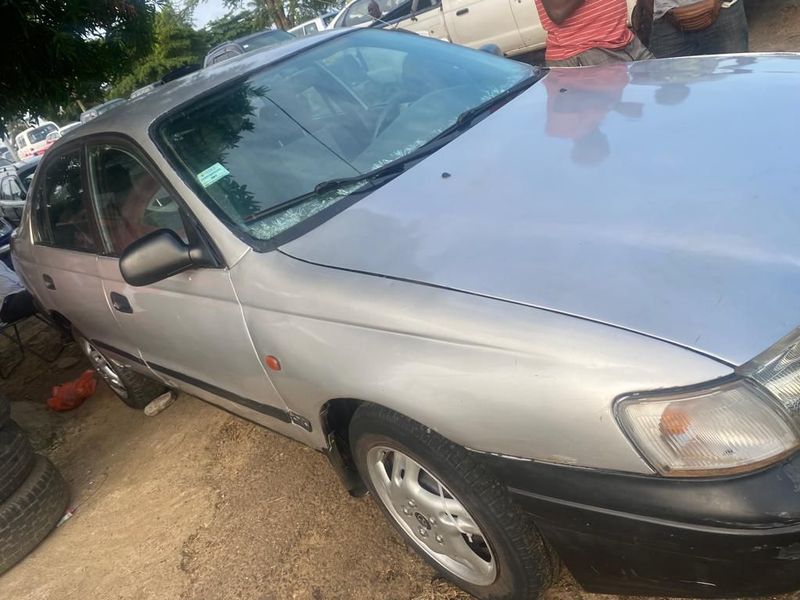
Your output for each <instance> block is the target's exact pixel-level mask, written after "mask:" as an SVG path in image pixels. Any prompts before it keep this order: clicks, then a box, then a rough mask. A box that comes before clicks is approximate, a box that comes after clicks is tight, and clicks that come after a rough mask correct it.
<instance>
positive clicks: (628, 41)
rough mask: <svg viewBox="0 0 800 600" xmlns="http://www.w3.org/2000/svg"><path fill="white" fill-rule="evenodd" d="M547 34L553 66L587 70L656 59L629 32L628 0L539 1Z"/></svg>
mask: <svg viewBox="0 0 800 600" xmlns="http://www.w3.org/2000/svg"><path fill="white" fill-rule="evenodd" d="M535 2H536V10H537V11H538V13H539V20H540V21H541V23H542V27H544V29H545V31H547V50H546V51H545V59H546V60H547V65H548V66H551V67H585V66H589V65H602V64H608V63H615V62H629V61H633V60H645V59H648V58H653V55H652V53H651V52H650V51H649V50H648V49H647V48H646V47H645V46H644V44H642V42H640V41H639V39H638V38H637V37H636V36H635V35H634V34H633V32H632V31H631V30H630V29H628V4H627V2H626V0H535Z"/></svg>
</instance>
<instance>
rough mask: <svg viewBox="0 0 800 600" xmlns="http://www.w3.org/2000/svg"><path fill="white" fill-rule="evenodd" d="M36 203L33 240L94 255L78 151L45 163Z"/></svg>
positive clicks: (91, 230) (94, 241)
mask: <svg viewBox="0 0 800 600" xmlns="http://www.w3.org/2000/svg"><path fill="white" fill-rule="evenodd" d="M43 175H44V176H43V178H42V180H43V184H42V187H41V188H40V190H41V191H40V193H39V196H38V198H37V203H36V219H35V220H36V225H37V239H38V241H39V242H41V243H45V244H48V245H52V246H56V247H57V248H63V249H65V250H80V251H83V252H96V251H97V240H96V239H95V236H94V227H93V224H92V220H91V216H90V213H89V211H88V210H87V209H86V206H87V205H86V198H85V190H84V186H83V176H82V173H81V151H80V149H76V150H71V151H69V152H65V153H63V154H61V155H60V156H57V157H56V158H54V159H52V160H50V161H48V163H47V165H46V170H45V172H44V174H43Z"/></svg>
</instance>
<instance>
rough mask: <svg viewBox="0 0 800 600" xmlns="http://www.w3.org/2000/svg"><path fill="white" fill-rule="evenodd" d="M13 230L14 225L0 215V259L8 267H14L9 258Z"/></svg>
mask: <svg viewBox="0 0 800 600" xmlns="http://www.w3.org/2000/svg"><path fill="white" fill-rule="evenodd" d="M13 231H14V226H13V225H12V224H11V223H9V222H8V221H6V220H5V219H4V218H2V217H0V260H2V261H3V262H4V263H5V264H6V266H7V267H9V268H10V269H13V268H14V264H13V262H12V260H11V234H12V233H13Z"/></svg>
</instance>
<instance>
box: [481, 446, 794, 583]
mask: <svg viewBox="0 0 800 600" xmlns="http://www.w3.org/2000/svg"><path fill="white" fill-rule="evenodd" d="M483 458H484V459H485V460H486V461H487V462H488V463H489V464H490V466H491V467H492V468H493V469H494V471H495V472H496V473H498V474H499V476H500V477H501V479H502V480H503V481H504V483H505V484H506V485H507V487H508V489H509V491H510V492H511V494H512V495H513V496H514V498H515V500H516V501H517V502H518V504H519V505H520V506H522V508H523V509H524V510H525V511H526V512H528V513H529V514H530V515H531V516H532V517H533V519H534V521H535V522H536V525H537V526H538V528H539V530H540V531H541V532H542V534H543V535H544V536H545V537H546V538H547V540H548V541H549V542H550V544H552V546H553V547H554V548H555V550H556V551H557V552H558V554H559V556H560V557H561V559H562V560H563V561H564V563H565V564H566V566H567V567H568V568H569V570H570V571H571V573H572V574H573V575H574V576H575V578H576V579H577V580H578V582H579V583H580V584H581V585H583V587H585V588H586V589H587V590H588V591H591V592H599V593H615V594H642V595H645V594H646V595H669V596H685V597H707V598H716V597H732V596H764V595H771V594H779V593H784V592H790V591H794V590H797V589H800V454H798V455H795V456H794V457H793V458H791V459H789V460H787V461H784V462H782V463H779V464H777V465H773V466H771V467H769V468H767V469H763V470H761V471H758V472H756V473H751V474H746V475H741V476H737V477H726V478H713V479H670V478H663V477H648V476H638V475H631V474H621V473H611V472H602V471H596V470H592V469H582V468H575V467H564V466H555V465H549V464H542V463H536V462H528V461H519V460H511V459H507V458H501V457H496V456H487V455H484V456H483Z"/></svg>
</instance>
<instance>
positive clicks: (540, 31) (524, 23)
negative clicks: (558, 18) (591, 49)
mask: <svg viewBox="0 0 800 600" xmlns="http://www.w3.org/2000/svg"><path fill="white" fill-rule="evenodd" d="M508 1H509V3H510V5H511V12H512V13H513V15H514V20H515V21H516V23H517V28H518V29H519V33H520V36H522V44H523V45H524V48H523V50H524V51H526V52H527V51H530V50H538V49H539V48H544V47H545V44H546V43H547V32H546V31H545V30H544V27H542V22H541V21H540V20H539V11H537V10H536V3H535V2H534V1H533V0H508ZM633 1H634V2H635V1H636V0H633Z"/></svg>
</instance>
